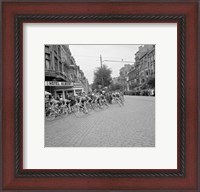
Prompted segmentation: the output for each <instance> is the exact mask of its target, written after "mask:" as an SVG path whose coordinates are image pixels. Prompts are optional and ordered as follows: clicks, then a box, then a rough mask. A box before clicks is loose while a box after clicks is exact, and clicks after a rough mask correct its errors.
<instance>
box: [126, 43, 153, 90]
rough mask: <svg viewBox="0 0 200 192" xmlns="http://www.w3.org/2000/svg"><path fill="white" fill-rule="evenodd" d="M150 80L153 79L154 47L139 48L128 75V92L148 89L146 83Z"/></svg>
mask: <svg viewBox="0 0 200 192" xmlns="http://www.w3.org/2000/svg"><path fill="white" fill-rule="evenodd" d="M152 78H155V45H144V46H140V47H139V50H138V52H136V54H135V63H134V65H133V66H132V68H131V70H130V71H129V73H128V85H129V90H135V91H138V90H140V89H145V88H148V85H147V84H148V81H149V80H150V79H152Z"/></svg>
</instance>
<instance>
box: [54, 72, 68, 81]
mask: <svg viewBox="0 0 200 192" xmlns="http://www.w3.org/2000/svg"><path fill="white" fill-rule="evenodd" d="M55 73H56V76H55V78H56V79H62V80H65V81H66V80H67V76H66V74H64V73H63V72H60V71H56V72H55Z"/></svg>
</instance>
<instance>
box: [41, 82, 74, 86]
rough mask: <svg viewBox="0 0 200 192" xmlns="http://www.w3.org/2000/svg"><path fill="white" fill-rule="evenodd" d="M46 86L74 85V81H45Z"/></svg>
mask: <svg viewBox="0 0 200 192" xmlns="http://www.w3.org/2000/svg"><path fill="white" fill-rule="evenodd" d="M45 86H73V83H72V82H62V81H45Z"/></svg>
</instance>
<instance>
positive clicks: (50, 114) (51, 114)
mask: <svg viewBox="0 0 200 192" xmlns="http://www.w3.org/2000/svg"><path fill="white" fill-rule="evenodd" d="M55 117H56V115H55V112H53V111H51V112H50V113H49V114H48V115H46V120H47V121H52V120H54V119H55Z"/></svg>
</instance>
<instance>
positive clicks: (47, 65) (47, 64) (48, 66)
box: [45, 59, 50, 70]
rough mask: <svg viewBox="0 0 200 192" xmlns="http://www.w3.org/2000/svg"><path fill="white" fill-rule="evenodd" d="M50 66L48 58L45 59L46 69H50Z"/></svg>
mask: <svg viewBox="0 0 200 192" xmlns="http://www.w3.org/2000/svg"><path fill="white" fill-rule="evenodd" d="M49 68H50V61H49V60H48V59H46V60H45V69H46V70H49Z"/></svg>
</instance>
